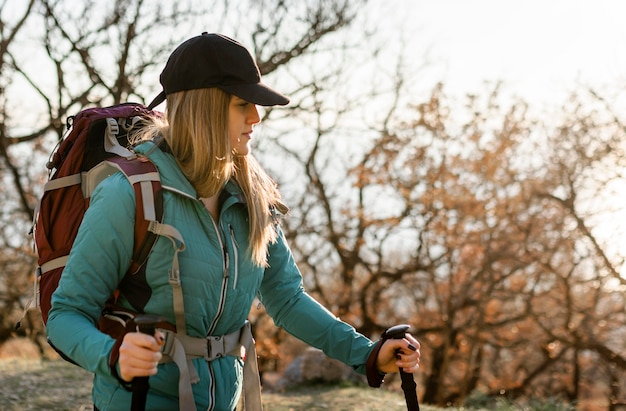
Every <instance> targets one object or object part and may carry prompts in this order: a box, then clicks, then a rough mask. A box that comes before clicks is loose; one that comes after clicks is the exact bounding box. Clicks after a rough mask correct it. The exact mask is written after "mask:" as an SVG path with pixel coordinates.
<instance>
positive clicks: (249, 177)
mask: <svg viewBox="0 0 626 411" xmlns="http://www.w3.org/2000/svg"><path fill="white" fill-rule="evenodd" d="M230 99H231V95H230V94H228V93H226V92H224V91H222V90H220V89H217V88H205V89H197V90H188V91H181V92H177V93H171V94H169V95H168V96H167V109H166V113H165V114H166V115H165V119H156V118H155V119H154V121H153V123H152V124H149V125H147V126H146V127H145V128H143V129H142V131H141V133H140V134H139V135H138V136H137V139H139V140H149V139H153V138H154V137H156V136H157V135H161V136H163V138H164V139H165V141H166V142H167V143H168V145H169V147H170V149H171V151H172V154H173V155H174V157H175V158H176V160H177V162H178V164H179V166H180V169H181V171H182V172H183V174H184V175H185V177H187V179H188V180H189V182H191V184H192V185H193V187H194V188H195V190H196V192H197V193H198V195H199V196H200V197H211V196H214V195H216V194H219V193H220V191H221V190H222V189H223V188H224V186H225V185H226V183H227V182H228V181H229V180H230V179H233V180H234V181H235V182H236V183H237V184H238V185H239V187H240V188H241V190H242V192H243V194H244V196H245V198H246V202H247V206H248V220H249V225H250V234H249V237H248V251H249V252H250V253H251V256H252V260H253V262H254V263H255V264H257V265H259V266H262V267H264V266H266V265H267V248H268V245H269V244H271V243H273V242H275V241H276V239H277V235H278V233H277V230H276V228H275V227H274V223H275V221H274V218H273V215H272V213H273V211H272V210H273V209H274V208H279V209H281V208H283V207H284V206H283V204H282V201H281V195H280V192H279V191H278V188H277V186H276V183H275V182H274V181H273V180H272V179H271V178H270V177H269V175H268V174H267V173H266V172H265V170H264V169H263V168H262V167H261V165H260V164H259V163H258V161H257V160H256V159H255V158H254V157H253V156H252V155H251V154H248V155H245V156H241V155H235V154H233V152H232V148H231V147H230V143H229V138H228V107H229V103H230Z"/></svg>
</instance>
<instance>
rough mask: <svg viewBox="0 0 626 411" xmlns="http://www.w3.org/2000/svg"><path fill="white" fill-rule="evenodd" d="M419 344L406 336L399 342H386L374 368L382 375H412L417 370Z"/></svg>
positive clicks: (409, 335) (409, 336)
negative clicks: (401, 372)
mask: <svg viewBox="0 0 626 411" xmlns="http://www.w3.org/2000/svg"><path fill="white" fill-rule="evenodd" d="M419 363H420V343H419V342H418V341H417V340H416V339H415V338H414V337H413V336H412V335H411V334H406V336H405V338H403V339H401V340H395V339H389V340H386V341H385V342H384V343H383V345H382V347H381V348H380V352H379V353H378V358H377V359H376V367H377V368H378V370H379V371H381V372H384V373H392V372H398V371H399V369H400V368H402V370H403V371H404V372H407V373H414V372H415V371H417V369H418V368H419Z"/></svg>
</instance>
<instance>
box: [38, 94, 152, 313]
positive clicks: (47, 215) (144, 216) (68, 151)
mask: <svg viewBox="0 0 626 411" xmlns="http://www.w3.org/2000/svg"><path fill="white" fill-rule="evenodd" d="M151 116H160V113H158V112H154V111H152V110H149V109H147V108H146V107H144V106H143V105H141V104H135V103H125V104H120V105H116V106H111V107H103V108H88V109H85V110H83V111H81V112H80V113H78V114H77V115H76V116H71V117H69V118H68V120H67V123H66V126H67V130H68V131H69V134H68V135H67V136H66V137H64V138H63V139H62V140H61V141H60V142H59V145H58V149H56V151H55V152H54V153H53V154H52V156H51V159H50V161H49V162H48V164H47V165H46V166H47V168H48V170H49V171H50V177H49V181H48V182H47V183H46V184H45V186H44V193H43V195H42V196H41V199H40V202H39V205H38V208H37V210H36V213H35V222H34V226H33V233H34V239H35V246H36V250H37V254H38V268H37V272H36V278H35V282H36V284H37V283H38V285H39V299H38V304H39V307H40V309H41V314H42V318H43V322H44V325H45V324H46V323H47V320H48V312H49V311H50V308H51V298H52V294H53V293H54V291H55V290H56V288H57V286H58V284H59V280H60V278H61V274H62V272H63V268H64V267H65V264H66V262H67V259H68V255H69V252H70V250H71V248H72V245H73V243H74V239H75V237H76V234H77V232H78V228H79V226H80V223H81V221H82V219H83V215H84V214H85V211H86V210H87V208H88V207H89V200H90V196H91V194H92V192H93V190H94V189H95V188H96V187H97V185H98V184H99V183H100V182H101V181H102V180H103V179H105V178H106V177H108V176H109V175H111V174H113V173H115V172H117V171H121V172H122V173H123V174H124V175H125V176H126V178H127V179H128V180H129V182H130V183H131V184H132V186H133V189H134V192H135V199H136V214H135V229H134V232H135V234H134V249H133V254H132V255H133V256H132V260H131V263H130V268H129V270H128V272H127V273H126V275H125V279H126V278H128V277H129V276H136V275H137V274H138V273H140V272H141V270H142V269H145V262H146V261H147V259H148V255H149V253H150V251H151V249H152V246H153V245H154V243H155V242H156V240H157V237H158V235H157V234H155V233H154V232H153V231H151V224H152V225H154V222H157V223H160V222H161V221H162V218H163V201H162V192H161V182H160V178H159V174H158V171H157V168H156V166H155V165H154V164H152V162H150V161H149V160H148V159H147V158H145V157H138V156H137V155H136V154H134V153H133V152H132V151H131V150H129V149H128V148H127V147H128V145H129V143H128V137H129V134H130V133H131V132H132V131H133V130H137V129H139V128H140V127H141V125H142V124H143V123H145V121H146V120H147V119H148V118H149V117H151ZM70 129H71V131H70ZM35 298H36V297H35ZM139 299H141V297H139ZM114 300H115V295H114V296H112V300H111V301H113V302H114ZM144 304H145V302H144ZM139 305H141V304H139ZM136 308H138V311H141V308H142V307H141V306H139V307H136Z"/></svg>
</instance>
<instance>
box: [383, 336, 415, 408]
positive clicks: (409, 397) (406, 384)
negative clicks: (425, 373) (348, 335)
mask: <svg viewBox="0 0 626 411" xmlns="http://www.w3.org/2000/svg"><path fill="white" fill-rule="evenodd" d="M408 329H409V326H408V325H406V324H401V325H396V326H393V327H391V328H389V329H388V330H387V331H385V334H384V338H386V339H392V340H401V339H403V338H404V337H405V336H406V332H407V330H408ZM400 378H401V379H402V391H403V392H404V399H405V400H406V409H407V410H408V411H419V409H420V406H419V402H418V400H417V392H416V388H417V384H415V378H413V374H412V373H407V372H404V371H403V370H402V368H400Z"/></svg>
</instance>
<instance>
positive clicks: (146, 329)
mask: <svg viewBox="0 0 626 411" xmlns="http://www.w3.org/2000/svg"><path fill="white" fill-rule="evenodd" d="M163 320H164V319H163V317H161V316H159V315H152V314H140V315H138V316H136V317H135V318H134V321H135V324H137V331H138V332H140V333H143V334H148V335H152V336H154V332H155V331H156V325H157V323H158V322H161V321H163Z"/></svg>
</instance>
